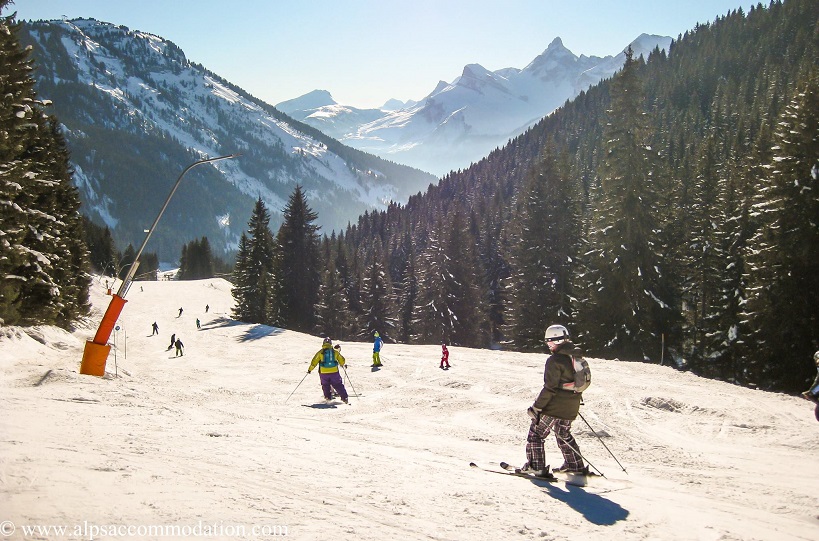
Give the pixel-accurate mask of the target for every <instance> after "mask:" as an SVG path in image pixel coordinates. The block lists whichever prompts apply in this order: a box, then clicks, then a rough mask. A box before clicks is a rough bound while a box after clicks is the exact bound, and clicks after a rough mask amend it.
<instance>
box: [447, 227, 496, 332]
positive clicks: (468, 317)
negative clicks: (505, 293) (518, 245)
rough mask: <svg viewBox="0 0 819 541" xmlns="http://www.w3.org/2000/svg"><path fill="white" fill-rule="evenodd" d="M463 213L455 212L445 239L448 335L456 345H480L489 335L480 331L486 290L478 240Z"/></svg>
mask: <svg viewBox="0 0 819 541" xmlns="http://www.w3.org/2000/svg"><path fill="white" fill-rule="evenodd" d="M465 222H466V220H465V219H464V215H463V214H462V213H461V212H460V211H456V212H455V213H454V214H453V215H452V221H451V223H450V226H449V235H448V236H447V241H446V248H445V250H446V254H447V258H446V259H445V261H446V266H445V272H444V276H443V279H444V290H443V294H444V299H443V300H444V305H445V306H446V309H447V311H448V313H449V316H448V322H447V329H446V335H445V336H446V337H448V340H447V341H448V342H449V343H451V344H454V345H460V346H468V347H481V346H484V345H486V344H487V342H488V339H487V337H486V336H484V335H483V334H482V333H481V321H482V319H481V314H482V313H483V309H484V306H483V290H482V289H481V283H482V280H481V277H482V276H483V269H482V268H481V267H480V264H479V261H478V257H477V253H476V249H475V242H476V240H477V239H476V237H475V236H474V235H473V234H472V233H470V231H469V230H468V228H467V224H466V223H465Z"/></svg>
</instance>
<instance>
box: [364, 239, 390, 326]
mask: <svg viewBox="0 0 819 541" xmlns="http://www.w3.org/2000/svg"><path fill="white" fill-rule="evenodd" d="M383 257H384V256H383V254H382V252H381V249H380V246H379V245H378V244H376V245H375V250H374V251H373V254H372V256H371V260H370V262H369V263H368V264H367V267H366V268H365V270H364V277H363V281H362V284H361V304H362V307H363V310H364V314H363V316H362V320H361V323H362V328H361V330H360V333H359V337H360V338H369V337H371V336H372V335H373V333H374V332H376V331H377V332H378V333H379V334H380V335H381V338H382V339H383V340H385V341H394V340H395V338H394V334H395V330H396V321H395V315H394V307H395V299H394V297H393V291H392V282H391V281H390V277H389V275H388V273H387V272H386V267H385V265H384V262H383Z"/></svg>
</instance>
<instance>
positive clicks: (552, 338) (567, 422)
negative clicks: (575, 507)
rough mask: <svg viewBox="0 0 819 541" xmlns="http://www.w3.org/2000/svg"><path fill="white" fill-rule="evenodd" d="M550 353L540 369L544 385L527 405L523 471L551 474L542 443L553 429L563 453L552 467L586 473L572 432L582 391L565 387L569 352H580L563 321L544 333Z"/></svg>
mask: <svg viewBox="0 0 819 541" xmlns="http://www.w3.org/2000/svg"><path fill="white" fill-rule="evenodd" d="M544 338H545V340H546V345H547V346H548V347H549V351H550V352H551V355H549V358H548V359H546V367H545V369H544V373H543V389H541V391H540V394H539V395H538V397H537V398H536V399H535V402H534V404H532V406H531V407H530V408H529V409H528V411H527V412H528V414H529V416H530V417H531V418H532V424H531V425H530V427H529V434H528V435H527V437H526V464H525V465H524V467H523V470H524V471H531V472H534V474H535V475H540V476H543V477H551V476H552V472H551V471H550V470H549V466H548V465H547V464H546V454H545V449H544V447H543V444H544V442H545V441H546V438H547V437H548V436H549V434H550V433H551V432H554V433H555V437H556V439H557V446H558V447H559V448H560V452H561V453H563V465H562V466H560V467H559V468H555V469H554V470H555V471H561V472H567V473H579V474H584V475H585V474H588V473H589V468H588V466H586V465H585V464H584V463H583V458H582V457H581V456H580V448H579V447H578V446H577V442H576V441H575V439H574V436H572V433H571V428H572V421H574V420H575V419H576V418H577V414H578V413H579V411H580V402H581V400H582V395H581V394H580V393H576V392H574V390H566V389H565V388H564V387H566V386H568V385H569V384H572V386H573V384H574V381H575V379H574V373H575V372H574V366H573V363H572V355H575V356H580V355H581V354H580V352H579V351H578V350H577V349H576V348H575V346H574V344H572V342H571V340H570V338H569V331H568V329H566V327H564V326H563V325H551V326H550V327H549V328H548V329H546V333H545V336H544Z"/></svg>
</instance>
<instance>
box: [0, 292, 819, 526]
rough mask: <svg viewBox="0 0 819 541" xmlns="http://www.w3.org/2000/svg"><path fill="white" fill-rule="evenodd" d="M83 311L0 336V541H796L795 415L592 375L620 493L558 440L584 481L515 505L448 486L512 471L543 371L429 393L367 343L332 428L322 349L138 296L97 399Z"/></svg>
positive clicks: (642, 373)
mask: <svg viewBox="0 0 819 541" xmlns="http://www.w3.org/2000/svg"><path fill="white" fill-rule="evenodd" d="M105 292H106V287H105V284H104V278H98V279H97V280H96V281H95V283H94V286H93V289H92V302H93V304H94V313H93V315H92V317H91V318H90V321H89V322H88V324H87V325H86V326H84V327H83V328H81V329H79V330H77V331H75V332H74V333H67V332H65V331H61V330H59V329H55V328H52V327H36V328H28V329H21V328H15V327H2V328H0V393H2V397H3V415H2V418H1V419H0V465H2V468H0V472H1V474H0V486H2V490H0V521H3V522H2V523H0V529H2V531H0V534H2V535H4V536H5V538H8V539H69V538H70V539H163V540H164V539H194V538H210V539H226V540H231V539H274V538H278V537H285V534H286V537H287V538H291V539H299V540H336V541H341V540H364V541H370V540H371V541H376V540H377V541H382V540H386V539H401V540H430V539H434V540H469V541H474V540H476V539H488V540H495V539H499V540H501V539H502V540H518V539H520V540H528V539H531V540H543V539H546V540H550V539H551V540H558V539H583V540H600V541H603V540H606V541H608V540H612V539H617V540H622V539H645V540H657V539H673V540H689V539H690V540H734V539H742V540H772V541H773V540H776V541H782V540H789V539H804V540H815V539H819V518H818V517H817V513H819V496H817V487H819V461H817V458H816V449H817V448H819V423H817V422H816V421H815V419H814V417H813V411H812V409H813V408H812V405H811V404H810V403H808V402H807V401H805V400H803V399H801V398H797V397H792V396H787V395H784V394H776V393H768V392H762V391H756V390H751V389H746V388H742V387H737V386H734V385H731V384H728V383H724V382H718V381H711V380H707V379H703V378H699V377H697V376H694V375H692V374H690V373H682V372H678V371H675V370H673V369H671V368H669V367H661V366H656V365H647V364H637V363H624V362H618V361H612V360H602V359H591V360H590V363H591V367H592V373H593V383H592V386H591V387H590V388H589V390H588V391H587V392H585V393H584V400H585V405H584V406H583V407H582V408H581V413H582V415H583V417H584V418H585V419H586V420H587V421H588V423H589V424H590V425H591V427H593V429H594V430H595V431H596V433H597V435H598V436H600V438H601V439H602V441H603V442H605V444H606V445H607V446H608V448H609V449H610V450H611V451H612V453H614V455H615V456H616V457H617V458H618V459H619V461H620V462H621V463H622V465H623V467H624V468H625V470H626V471H623V469H621V467H620V466H619V465H618V464H617V462H615V460H614V459H613V458H612V456H611V455H610V454H609V453H608V452H607V450H606V448H605V447H604V446H603V445H602V444H601V441H600V440H598V439H597V438H596V437H595V435H594V434H592V432H591V431H590V429H589V427H588V426H587V425H586V424H585V423H584V422H583V421H582V420H580V419H578V421H577V422H575V424H574V433H575V436H576V438H577V440H578V443H579V445H580V446H581V451H582V452H583V454H584V455H585V456H586V457H587V458H588V459H589V460H590V461H591V463H592V464H593V465H594V466H595V467H597V468H599V469H600V470H601V471H602V472H603V473H605V475H606V477H607V478H606V479H599V480H595V481H593V482H592V483H591V484H590V485H589V486H588V487H585V488H578V487H571V486H566V485H564V484H542V483H534V482H531V481H529V480H526V479H521V478H518V477H514V476H502V475H498V474H493V473H488V472H484V471H481V470H476V469H472V468H470V467H469V463H470V462H472V461H474V462H476V463H478V464H480V465H482V466H485V467H497V463H498V462H500V461H507V462H511V463H515V464H520V463H522V462H523V461H524V447H525V444H526V441H525V439H526V431H527V428H528V425H529V418H528V417H527V415H526V408H527V407H528V406H529V405H531V403H532V401H533V400H534V398H535V396H536V394H537V392H538V390H539V389H540V387H541V384H542V377H543V363H544V361H545V356H544V355H537V354H521V353H514V352H499V351H489V350H474V349H466V348H459V347H451V348H450V363H451V364H452V369H451V370H449V371H442V370H440V369H439V368H438V365H439V361H440V353H441V348H440V346H438V345H435V346H406V345H397V344H386V345H385V347H384V349H383V351H382V359H383V362H384V368H383V369H381V370H380V371H378V372H371V369H370V363H371V354H372V353H371V352H372V344H371V343H354V342H348V343H342V344H341V352H342V353H343V354H344V355H345V356H346V357H347V360H348V363H349V364H348V369H347V377H345V380H344V381H345V384H346V385H347V390H348V391H349V392H350V395H351V399H350V405H345V404H342V403H341V402H340V401H337V402H335V403H332V404H325V403H324V400H323V397H322V394H321V390H320V388H319V382H318V375H317V374H316V373H315V372H314V373H312V374H310V375H307V373H306V369H307V366H308V363H309V361H310V359H311V358H312V356H313V354H315V353H316V351H318V350H319V348H320V346H321V338H319V337H316V336H310V335H306V334H300V333H296V332H291V331H287V330H282V329H277V328H271V327H266V326H263V325H251V324H245V323H240V322H238V321H234V320H232V319H231V318H230V311H231V307H232V304H233V303H232V297H231V294H230V284H229V283H228V282H226V281H223V280H220V279H213V280H202V281H191V282H176V281H159V282H138V283H136V284H134V286H133V287H132V288H131V290H130V292H129V293H128V296H127V297H126V298H127V300H128V302H127V304H126V305H125V308H124V310H123V312H122V315H121V318H120V320H119V322H118V326H119V330H117V331H115V332H114V334H113V335H112V337H111V342H112V343H113V344H114V345H115V349H114V350H112V352H111V354H110V356H109V358H108V362H107V366H106V370H107V373H106V375H105V377H102V378H100V377H94V376H87V375H81V374H79V366H80V361H81V358H82V349H83V346H84V343H85V340H86V339H88V338H90V337H92V336H93V334H94V333H95V331H96V328H97V325H98V324H99V321H100V319H101V315H102V312H103V311H104V310H105V308H106V307H107V305H108V302H109V299H110V297H108V296H106V295H105ZM206 305H208V306H209V310H208V311H207V313H206V312H205V306H206ZM180 307H181V308H183V309H184V311H183V313H182V315H181V316H179V315H178V314H179V308H180ZM197 318H198V319H200V321H201V329H197V328H196V324H195V320H196V319H197ZM154 321H156V322H157V324H158V326H159V331H160V334H159V335H158V336H157V335H154V336H151V325H152V323H153V322H154ZM172 333H174V334H176V336H177V337H179V338H180V339H181V340H182V342H183V343H184V344H185V353H184V356H182V357H175V356H174V351H173V350H168V349H167V346H168V344H169V341H170V335H171V334H172ZM805 362H810V359H806V360H805ZM291 393H292V396H291ZM288 397H289V399H288ZM546 449H547V459H548V460H549V461H551V463H552V465H559V464H560V463H561V457H560V454H559V452H558V450H557V446H556V444H555V442H554V440H553V439H551V438H550V439H549V440H548V441H547V442H546ZM33 528H34V529H33ZM37 528H39V529H37ZM56 528H65V530H64V533H63V534H61V533H60V532H59V531H58V530H57V529H56ZM66 532H67V533H66Z"/></svg>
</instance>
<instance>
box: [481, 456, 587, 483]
mask: <svg viewBox="0 0 819 541" xmlns="http://www.w3.org/2000/svg"><path fill="white" fill-rule="evenodd" d="M469 465H470V466H471V467H473V468H477V469H479V470H483V471H485V472H489V473H497V474H500V475H514V476H515V477H523V478H525V479H529V480H531V481H544V482H547V483H557V482H558V481H563V482H564V483H566V484H567V485H572V486H576V487H585V486H588V484H589V479H590V478H595V477H600V475H598V474H596V473H591V472H589V473H588V474H580V473H567V472H560V471H555V472H550V474H549V476H548V477H544V476H539V475H535V474H534V473H533V472H530V471H522V470H521V469H520V468H515V467H514V466H512V465H510V464H507V463H506V462H501V463H500V467H501V469H500V470H496V469H493V468H484V467H481V466H478V465H477V464H475V463H474V462H470V463H469Z"/></svg>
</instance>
